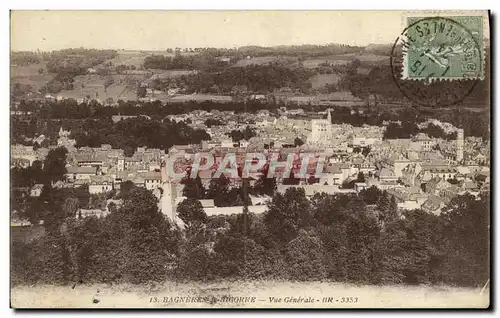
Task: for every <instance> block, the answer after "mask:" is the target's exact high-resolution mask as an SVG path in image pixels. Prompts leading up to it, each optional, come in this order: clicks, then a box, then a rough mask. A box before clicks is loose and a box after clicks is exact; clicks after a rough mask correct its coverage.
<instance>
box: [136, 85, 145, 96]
mask: <svg viewBox="0 0 500 318" xmlns="http://www.w3.org/2000/svg"><path fill="white" fill-rule="evenodd" d="M146 93H147V90H146V87H145V86H143V85H140V84H139V85H137V98H144V97H146Z"/></svg>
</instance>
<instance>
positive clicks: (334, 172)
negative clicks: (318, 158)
mask: <svg viewBox="0 0 500 318" xmlns="http://www.w3.org/2000/svg"><path fill="white" fill-rule="evenodd" d="M344 180H345V176H344V173H342V169H341V165H339V164H333V165H331V166H329V167H327V168H326V177H324V178H322V179H321V180H320V183H322V184H325V182H326V183H328V184H329V185H341V184H342V182H344Z"/></svg>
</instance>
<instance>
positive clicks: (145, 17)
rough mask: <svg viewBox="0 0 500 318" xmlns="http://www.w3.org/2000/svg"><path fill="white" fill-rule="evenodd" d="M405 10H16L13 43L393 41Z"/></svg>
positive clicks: (48, 46)
mask: <svg viewBox="0 0 500 318" xmlns="http://www.w3.org/2000/svg"><path fill="white" fill-rule="evenodd" d="M402 26H403V22H402V12H400V11H371V12H369V11H12V12H11V49H12V50H14V51H19V50H30V51H32V50H37V49H39V50H42V51H51V50H58V49H62V48H74V47H85V48H97V49H106V48H109V49H131V50H163V49H167V48H174V47H181V48H185V47H188V48H191V47H192V48H194V47H221V48H222V47H223V48H232V47H239V46H244V45H259V46H274V45H300V44H327V43H338V44H349V45H367V44H370V43H376V44H389V43H391V44H392V43H393V42H394V41H395V39H396V38H397V36H398V35H399V33H400V32H401V31H402V29H403V27H402Z"/></svg>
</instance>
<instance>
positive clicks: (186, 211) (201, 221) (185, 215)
mask: <svg viewBox="0 0 500 318" xmlns="http://www.w3.org/2000/svg"><path fill="white" fill-rule="evenodd" d="M177 215H178V216H179V218H180V219H181V220H182V221H183V222H184V224H186V229H187V231H188V233H189V234H191V235H193V234H197V233H198V232H199V231H200V229H201V228H203V227H204V225H205V224H206V222H207V221H208V218H207V214H206V213H205V211H204V210H203V206H202V205H201V203H200V201H198V200H196V199H185V200H184V201H182V202H181V203H179V205H178V206H177Z"/></svg>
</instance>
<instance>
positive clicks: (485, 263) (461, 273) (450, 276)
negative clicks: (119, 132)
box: [441, 194, 490, 286]
mask: <svg viewBox="0 0 500 318" xmlns="http://www.w3.org/2000/svg"><path fill="white" fill-rule="evenodd" d="M489 211H490V198H489V195H482V196H481V197H480V198H479V199H476V198H475V197H474V196H473V195H470V194H465V195H459V196H456V197H454V198H453V199H452V200H451V201H450V203H448V204H447V205H446V206H445V207H444V208H443V210H442V212H441V219H442V220H443V231H442V232H443V235H444V242H442V244H443V245H444V248H445V251H446V255H447V256H448V257H447V259H446V260H445V261H444V262H443V266H442V272H441V276H442V278H443V280H444V281H445V282H448V283H450V282H453V283H455V284H458V285H462V286H482V285H484V283H485V282H486V280H487V279H488V278H489V277H490V272H489V257H490V256H489V255H490V254H489V253H490V244H489V242H490V218H489V216H490V214H489Z"/></svg>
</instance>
